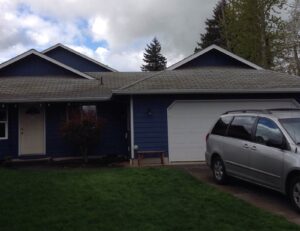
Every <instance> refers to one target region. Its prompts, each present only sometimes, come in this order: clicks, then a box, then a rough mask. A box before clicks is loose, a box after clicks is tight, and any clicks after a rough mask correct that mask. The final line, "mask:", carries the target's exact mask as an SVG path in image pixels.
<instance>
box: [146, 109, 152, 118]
mask: <svg viewBox="0 0 300 231" xmlns="http://www.w3.org/2000/svg"><path fill="white" fill-rule="evenodd" d="M147 115H148V116H152V115H153V113H152V110H151V108H148V109H147Z"/></svg>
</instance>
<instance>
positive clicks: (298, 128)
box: [279, 118, 300, 144]
mask: <svg viewBox="0 0 300 231" xmlns="http://www.w3.org/2000/svg"><path fill="white" fill-rule="evenodd" d="M279 121H280V123H281V124H282V126H283V127H284V129H285V130H286V131H287V132H288V133H289V135H290V136H291V138H292V139H293V141H294V142H295V143H296V144H300V118H286V119H280V120H279Z"/></svg>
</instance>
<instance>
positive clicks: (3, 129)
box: [0, 109, 8, 140]
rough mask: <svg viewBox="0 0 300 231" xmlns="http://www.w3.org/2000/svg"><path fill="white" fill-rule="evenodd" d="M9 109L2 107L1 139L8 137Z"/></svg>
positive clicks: (0, 110)
mask: <svg viewBox="0 0 300 231" xmlns="http://www.w3.org/2000/svg"><path fill="white" fill-rule="evenodd" d="M7 117H8V116H7V109H0V140H4V139H7V138H8V131H7V130H8V118H7Z"/></svg>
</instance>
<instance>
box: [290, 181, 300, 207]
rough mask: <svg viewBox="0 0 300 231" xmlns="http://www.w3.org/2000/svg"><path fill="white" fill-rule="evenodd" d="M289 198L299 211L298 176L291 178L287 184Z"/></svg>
mask: <svg viewBox="0 0 300 231" xmlns="http://www.w3.org/2000/svg"><path fill="white" fill-rule="evenodd" d="M289 199H290V201H291V203H292V205H293V207H294V208H295V209H296V210H297V211H298V212H300V176H296V177H294V178H293V179H292V180H291V183H290V186H289Z"/></svg>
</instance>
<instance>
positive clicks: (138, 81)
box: [115, 70, 166, 91]
mask: <svg viewBox="0 0 300 231" xmlns="http://www.w3.org/2000/svg"><path fill="white" fill-rule="evenodd" d="M164 71H166V70H163V71H158V72H156V73H155V74H152V75H149V76H147V77H145V78H142V79H139V80H137V81H134V82H132V83H129V84H127V85H125V86H123V87H120V88H118V89H116V90H115V91H118V90H124V89H126V88H129V87H132V86H134V85H136V84H138V83H140V82H143V81H145V80H148V79H150V78H153V77H155V76H157V75H158V74H160V73H162V72H164ZM141 73H142V72H141Z"/></svg>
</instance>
